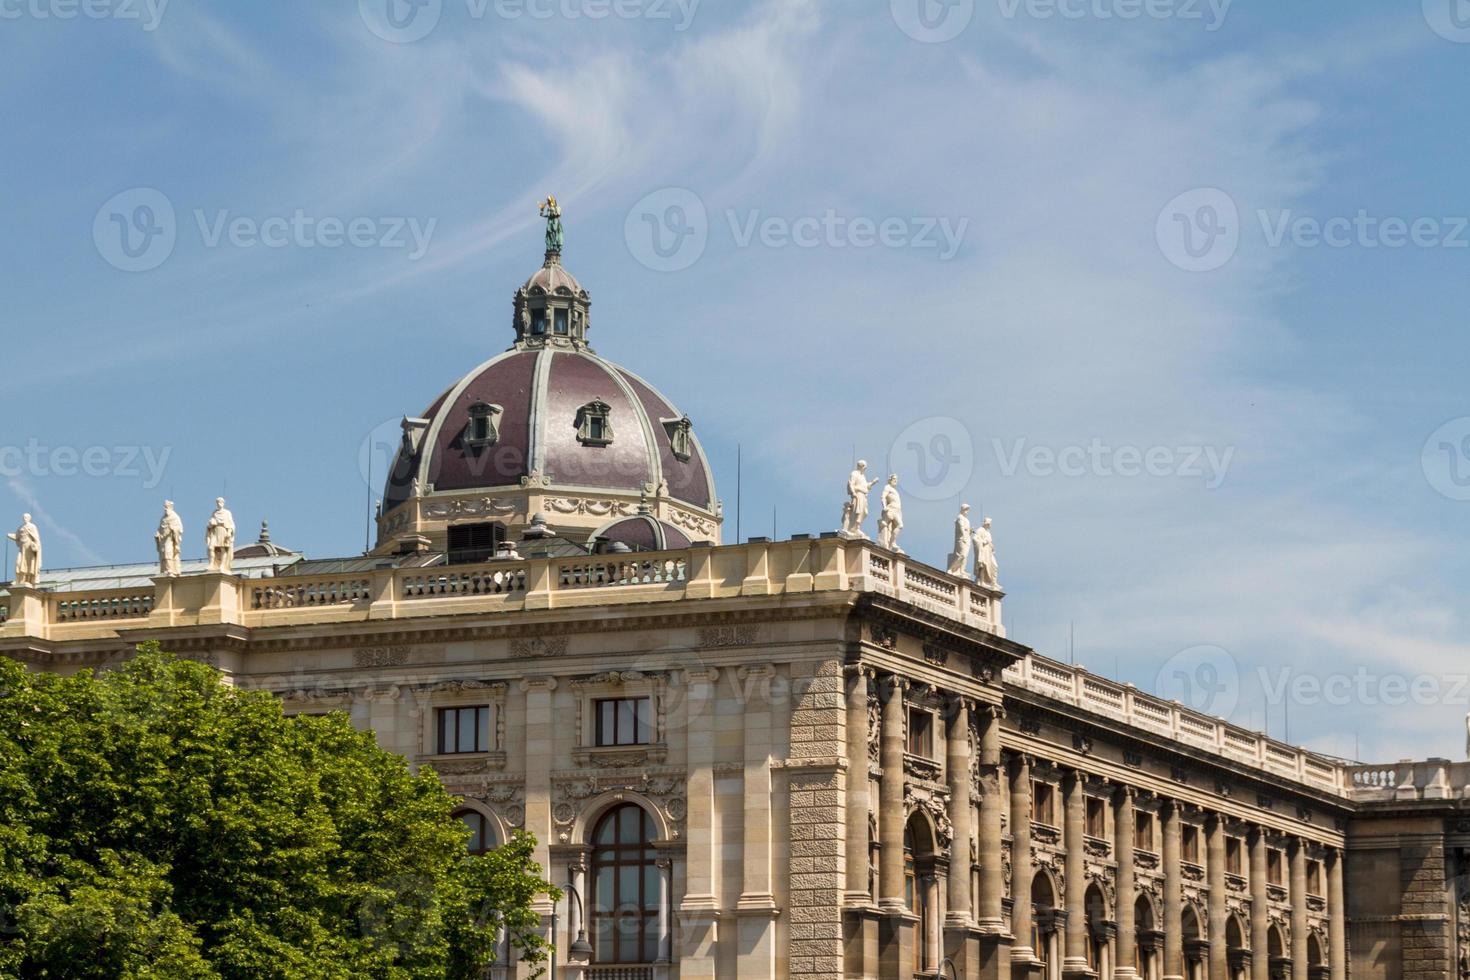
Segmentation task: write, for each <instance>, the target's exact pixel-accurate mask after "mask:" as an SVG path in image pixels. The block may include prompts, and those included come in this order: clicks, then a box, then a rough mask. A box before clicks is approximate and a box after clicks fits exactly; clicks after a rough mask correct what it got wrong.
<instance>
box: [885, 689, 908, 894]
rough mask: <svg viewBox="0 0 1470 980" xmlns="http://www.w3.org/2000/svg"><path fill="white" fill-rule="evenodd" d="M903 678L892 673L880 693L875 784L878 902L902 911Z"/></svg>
mask: <svg viewBox="0 0 1470 980" xmlns="http://www.w3.org/2000/svg"><path fill="white" fill-rule="evenodd" d="M906 686H907V685H906V682H905V681H904V680H903V679H902V678H899V677H891V678H889V679H888V681H887V683H886V684H885V690H884V691H883V696H884V698H885V700H884V702H883V732H882V735H881V737H880V739H879V763H880V765H882V767H883V778H882V781H881V782H880V783H879V784H878V839H879V841H881V842H882V845H883V852H882V854H881V855H880V856H879V865H878V896H879V899H878V904H879V906H880V907H881V908H882V909H883V910H884V911H885V912H904V911H907V909H908V906H907V905H906V904H905V903H904V900H903V730H904V729H903V721H904V719H903V710H904V703H903V692H904V688H905V687H906Z"/></svg>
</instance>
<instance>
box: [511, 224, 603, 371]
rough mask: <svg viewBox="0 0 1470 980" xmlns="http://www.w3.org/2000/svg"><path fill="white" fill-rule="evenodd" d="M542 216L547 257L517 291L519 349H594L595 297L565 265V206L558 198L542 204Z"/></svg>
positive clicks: (516, 330)
mask: <svg viewBox="0 0 1470 980" xmlns="http://www.w3.org/2000/svg"><path fill="white" fill-rule="evenodd" d="M541 216H542V217H543V218H545V219H546V258H545V260H544V261H543V263H542V265H541V268H540V269H537V270H536V273H535V275H533V276H531V278H530V279H528V280H526V284H525V285H524V286H522V287H521V288H520V289H518V290H516V295H515V303H514V307H515V320H514V326H515V334H516V347H517V348H518V349H520V350H532V349H536V348H543V347H562V348H567V349H573V350H590V349H591V348H590V347H589V346H588V344H587V331H588V329H589V327H590V325H591V324H590V313H591V307H592V297H591V296H590V295H589V294H588V293H587V290H585V289H583V288H582V284H581V283H579V282H578V281H577V277H576V276H574V275H572V274H571V273H570V272H568V271H567V270H566V269H565V268H564V267H563V266H562V264H561V252H562V247H563V245H564V244H565V241H566V235H565V232H564V230H563V228H562V223H561V205H560V204H559V203H557V200H556V198H555V197H554V196H549V197H547V199H546V200H545V201H543V202H541Z"/></svg>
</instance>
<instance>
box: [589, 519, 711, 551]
mask: <svg viewBox="0 0 1470 980" xmlns="http://www.w3.org/2000/svg"><path fill="white" fill-rule="evenodd" d="M591 540H592V542H593V543H594V544H595V545H597V546H599V547H600V548H606V547H607V546H609V545H619V544H621V545H626V546H627V547H628V549H629V550H630V551H671V550H677V549H680V548H687V547H689V546H690V544H691V542H690V540H689V536H688V535H686V534H685V533H684V532H683V531H681V530H679V529H678V528H676V527H672V526H670V525H668V524H665V523H664V522H663V521H660V520H658V519H657V518H654V517H650V516H649V515H647V514H639V515H638V516H637V517H620V518H618V519H617V520H616V521H613V522H611V523H609V524H605V525H603V526H602V527H600V528H598V529H597V530H596V531H594V532H592V539H591Z"/></svg>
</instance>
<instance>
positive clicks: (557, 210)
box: [540, 194, 566, 256]
mask: <svg viewBox="0 0 1470 980" xmlns="http://www.w3.org/2000/svg"><path fill="white" fill-rule="evenodd" d="M540 211H541V217H543V218H545V219H546V254H547V255H548V256H551V255H560V254H561V248H562V245H564V244H565V243H566V236H565V234H564V233H563V231H562V227H561V205H560V204H558V203H557V202H556V195H555V194H548V195H546V200H544V201H542V202H541V205H540Z"/></svg>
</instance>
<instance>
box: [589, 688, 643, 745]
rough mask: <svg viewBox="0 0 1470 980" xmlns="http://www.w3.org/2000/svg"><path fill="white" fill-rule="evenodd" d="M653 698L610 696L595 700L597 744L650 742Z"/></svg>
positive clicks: (640, 743)
mask: <svg viewBox="0 0 1470 980" xmlns="http://www.w3.org/2000/svg"><path fill="white" fill-rule="evenodd" d="M652 743H653V701H652V699H650V698H610V699H608V700H606V701H598V702H597V744H598V745H599V746H606V745H651V744H652Z"/></svg>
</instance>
